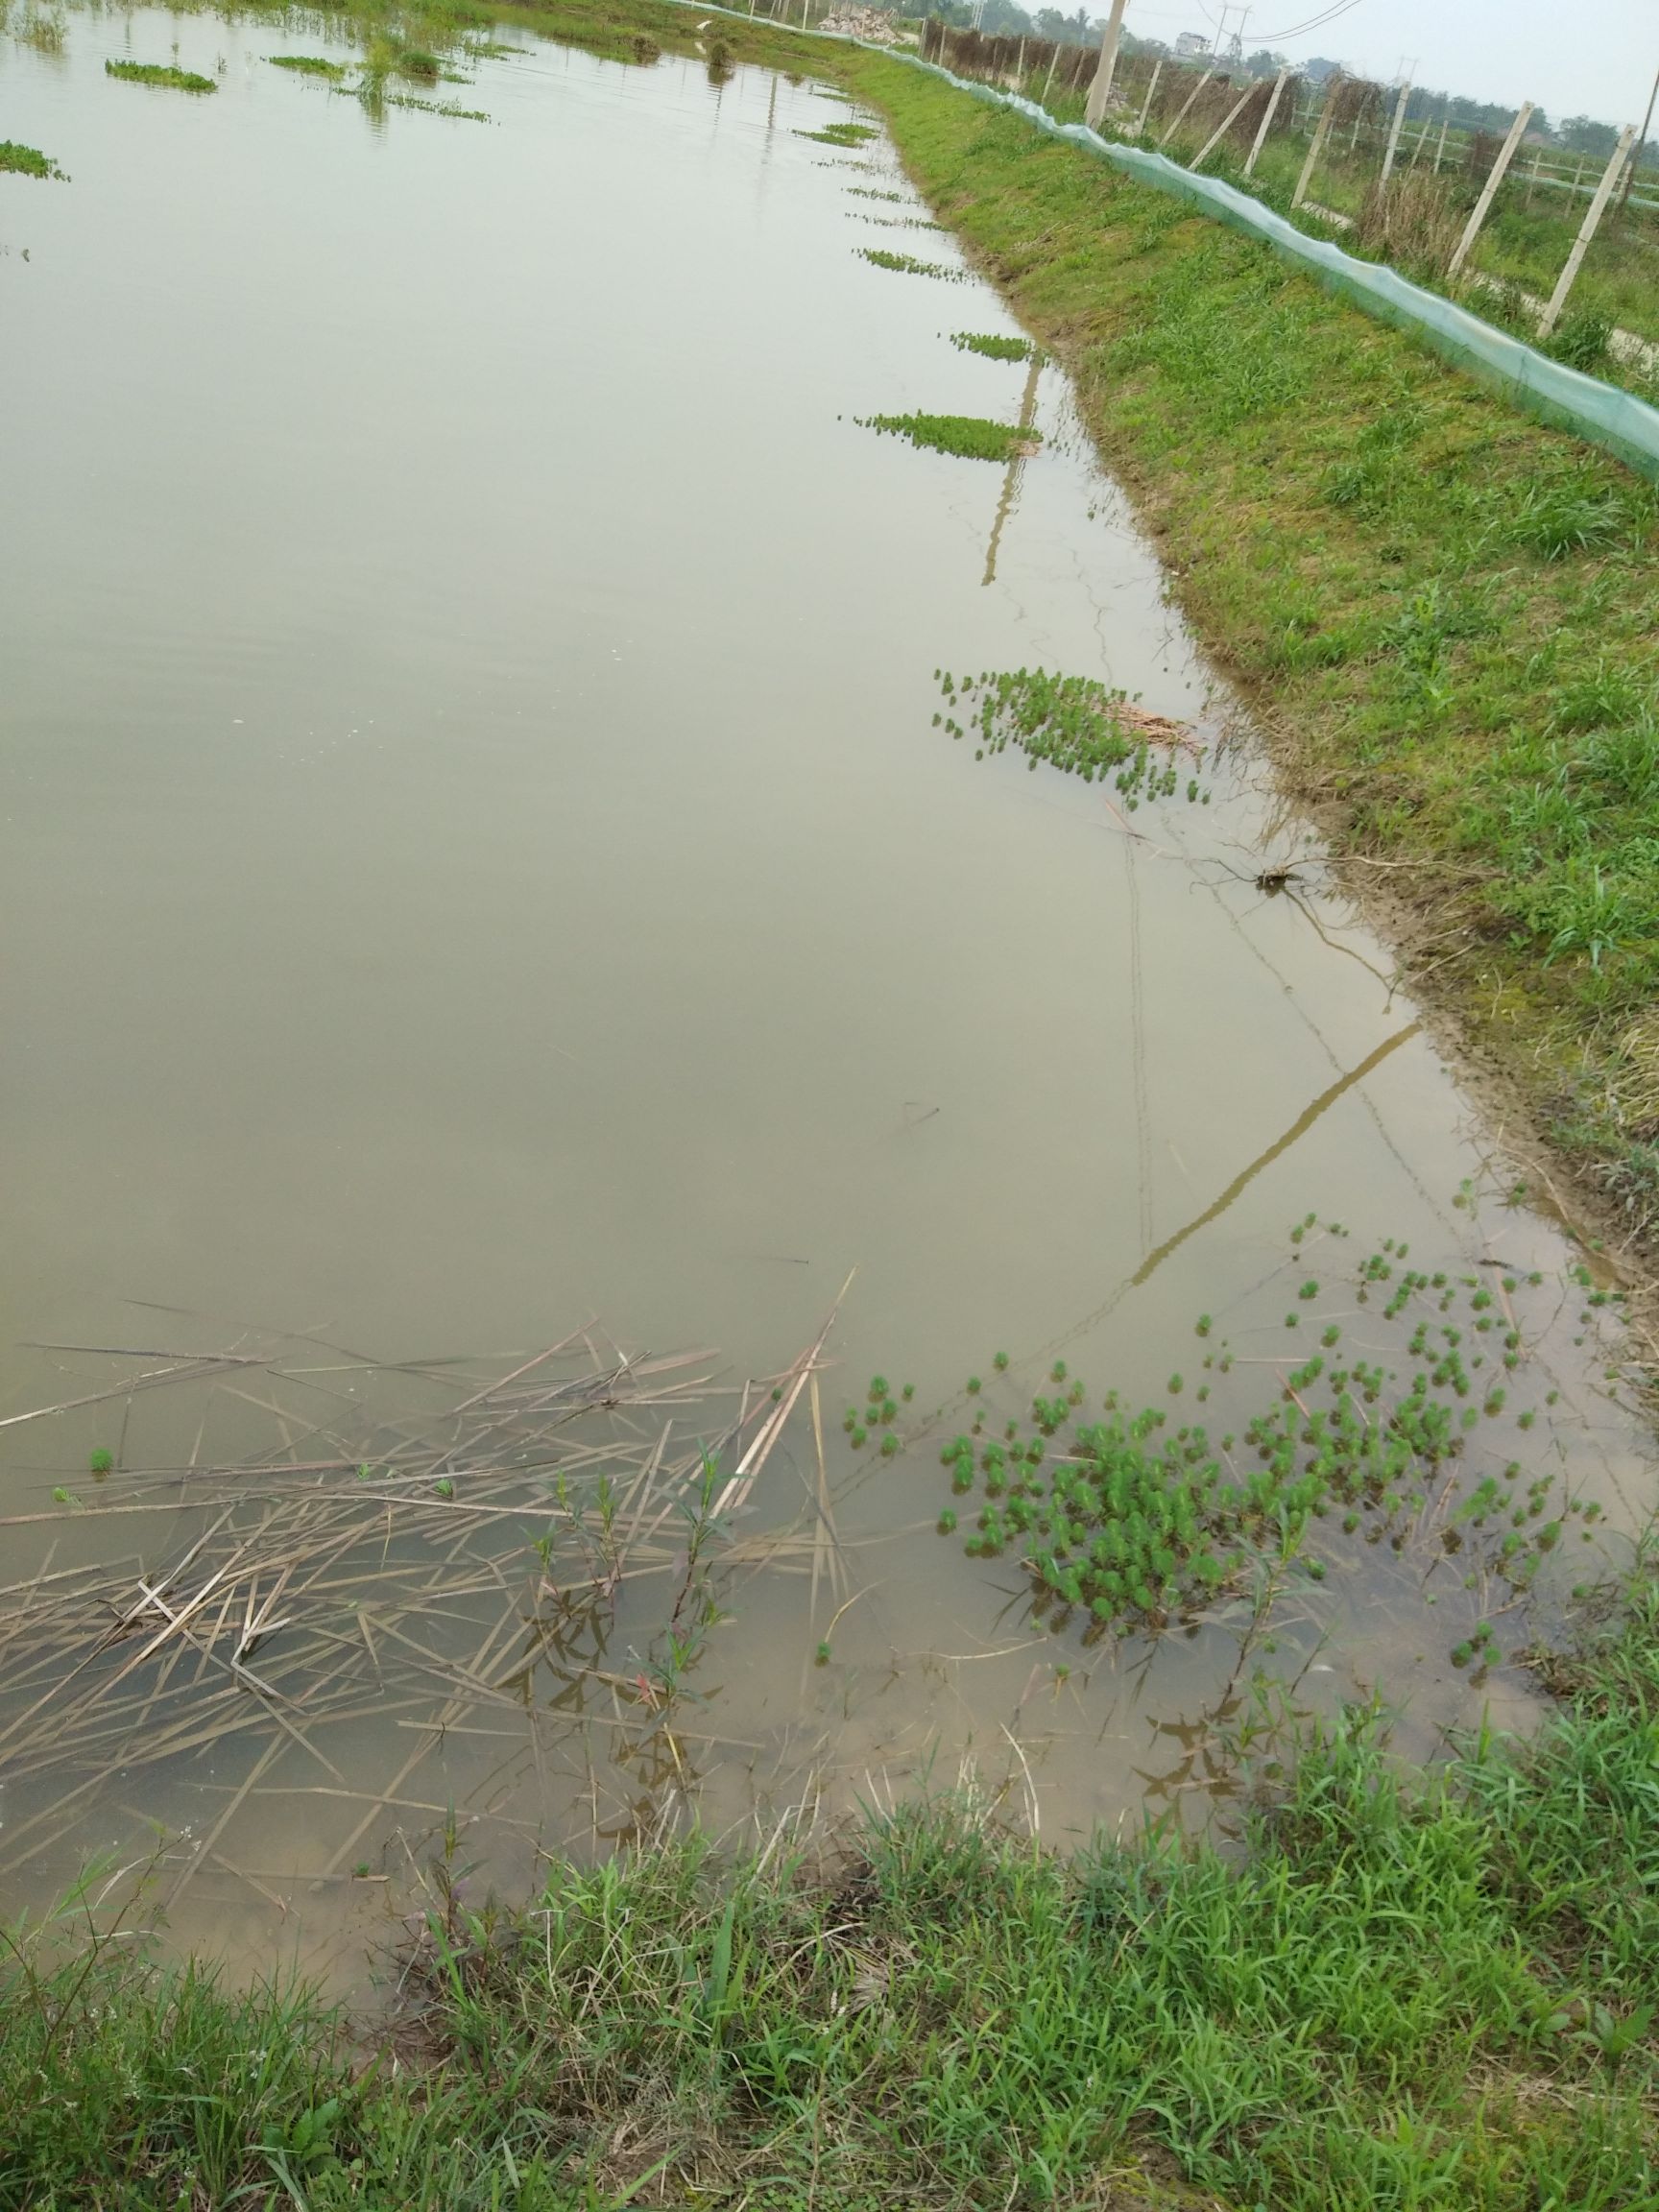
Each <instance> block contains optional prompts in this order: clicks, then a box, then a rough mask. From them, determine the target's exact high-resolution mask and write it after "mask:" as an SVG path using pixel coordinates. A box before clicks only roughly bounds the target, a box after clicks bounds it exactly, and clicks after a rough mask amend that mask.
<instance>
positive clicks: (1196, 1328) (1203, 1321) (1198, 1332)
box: [1192, 1313, 1211, 1336]
mask: <svg viewBox="0 0 1659 2212" xmlns="http://www.w3.org/2000/svg"><path fill="white" fill-rule="evenodd" d="M1210 1329H1211V1321H1210V1316H1209V1314H1208V1313H1200V1314H1199V1316H1198V1318H1197V1320H1196V1321H1194V1322H1193V1324H1192V1334H1193V1335H1194V1336H1208V1335H1209V1334H1210Z"/></svg>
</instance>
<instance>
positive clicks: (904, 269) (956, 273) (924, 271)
mask: <svg viewBox="0 0 1659 2212" xmlns="http://www.w3.org/2000/svg"><path fill="white" fill-rule="evenodd" d="M858 252H859V253H860V254H861V255H862V256H863V258H864V259H865V260H866V261H874V262H875V264H876V266H877V268H878V269H893V270H896V271H897V272H898V273H899V274H900V275H901V276H939V277H942V278H943V279H944V281H945V282H946V283H947V284H963V283H966V282H967V279H968V272H967V271H966V270H965V269H947V268H946V267H945V265H944V263H943V262H942V261H918V260H917V258H916V256H915V255H914V254H913V253H889V252H887V251H886V249H885V248H884V247H881V246H860V247H859V248H858Z"/></svg>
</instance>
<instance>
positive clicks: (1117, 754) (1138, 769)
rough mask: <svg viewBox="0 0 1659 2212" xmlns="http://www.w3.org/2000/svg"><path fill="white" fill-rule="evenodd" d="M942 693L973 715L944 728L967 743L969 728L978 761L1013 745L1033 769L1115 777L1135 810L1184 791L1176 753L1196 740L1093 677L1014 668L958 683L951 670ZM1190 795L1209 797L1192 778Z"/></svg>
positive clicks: (944, 674) (1088, 778)
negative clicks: (1044, 765)
mask: <svg viewBox="0 0 1659 2212" xmlns="http://www.w3.org/2000/svg"><path fill="white" fill-rule="evenodd" d="M939 688H940V690H941V692H942V693H943V694H944V696H945V698H946V699H947V700H948V701H950V702H951V703H953V704H959V705H960V706H961V707H962V709H963V710H964V712H965V713H967V714H968V715H969V716H970V718H971V719H970V722H969V723H968V724H966V725H965V724H963V723H960V722H958V721H957V720H956V719H955V718H954V716H953V715H947V716H946V717H945V724H944V726H945V728H946V729H947V730H948V731H949V732H950V735H951V736H952V737H966V736H967V735H968V734H969V732H970V729H972V731H973V733H974V738H975V741H976V749H977V750H976V757H979V758H983V757H985V755H986V754H997V753H1000V752H1002V751H1003V750H1004V749H1005V748H1006V747H1007V746H1009V745H1011V744H1012V745H1016V746H1018V747H1019V748H1020V750H1021V751H1022V753H1023V754H1024V755H1025V756H1026V760H1027V764H1028V765H1029V766H1030V767H1032V768H1035V767H1036V766H1037V764H1038V762H1039V761H1047V762H1048V763H1049V765H1050V766H1052V767H1055V768H1061V769H1064V770H1065V771H1066V772H1067V773H1068V774H1070V775H1073V776H1081V777H1082V778H1083V780H1084V781H1085V782H1089V783H1092V782H1094V781H1096V780H1097V779H1102V778H1104V777H1106V776H1108V775H1115V781H1116V784H1117V788H1118V790H1119V791H1121V792H1122V793H1123V794H1124V796H1125V798H1126V799H1127V800H1128V803H1129V805H1130V806H1131V808H1133V807H1134V806H1136V805H1139V803H1140V799H1141V797H1142V796H1144V797H1146V798H1152V799H1169V798H1173V797H1174V795H1175V792H1176V790H1177V788H1178V787H1179V784H1180V775H1179V772H1178V769H1177V766H1176V755H1177V752H1178V751H1179V749H1180V748H1181V747H1182V746H1184V745H1187V744H1190V743H1191V742H1192V740H1191V739H1190V736H1189V734H1188V733H1187V732H1186V731H1185V730H1183V729H1182V727H1181V725H1180V724H1179V723H1176V722H1172V721H1170V720H1169V719H1168V718H1167V717H1166V716H1165V715H1161V714H1153V713H1150V712H1149V711H1148V710H1147V709H1145V708H1143V707H1142V706H1140V705H1139V704H1138V703H1137V702H1135V701H1133V700H1131V699H1130V698H1129V697H1128V695H1127V694H1126V693H1125V692H1122V691H1119V690H1114V689H1113V688H1112V687H1111V686H1110V685H1105V684H1100V683H1096V682H1095V680H1094V678H1093V677H1089V676H1051V675H1050V674H1049V673H1048V671H1047V670H1046V669H1045V668H1016V669H1012V670H1009V669H1004V670H1001V671H999V672H983V673H981V674H980V675H979V677H978V678H977V679H975V678H974V677H972V676H964V677H962V678H960V679H957V678H956V677H953V676H952V675H951V674H950V671H949V670H948V669H946V670H941V671H940V672H939ZM1154 746H1157V747H1159V748H1161V749H1164V750H1166V758H1165V759H1163V760H1158V759H1156V758H1155V757H1154V754H1153V747H1154ZM1188 796H1189V798H1195V797H1199V798H1204V799H1208V797H1209V794H1208V792H1205V791H1203V790H1202V789H1201V787H1200V786H1199V784H1198V783H1197V781H1196V780H1195V779H1190V781H1189V784H1188Z"/></svg>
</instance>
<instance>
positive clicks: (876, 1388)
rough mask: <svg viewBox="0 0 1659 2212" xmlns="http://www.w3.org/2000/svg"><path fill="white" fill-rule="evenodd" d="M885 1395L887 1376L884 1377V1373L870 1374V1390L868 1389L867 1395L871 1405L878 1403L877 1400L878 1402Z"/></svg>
mask: <svg viewBox="0 0 1659 2212" xmlns="http://www.w3.org/2000/svg"><path fill="white" fill-rule="evenodd" d="M886 1395H887V1378H886V1376H885V1375H872V1376H871V1378H870V1390H869V1397H870V1403H871V1405H872V1406H874V1405H876V1404H878V1402H879V1401H880V1400H881V1399H883V1398H885V1397H886Z"/></svg>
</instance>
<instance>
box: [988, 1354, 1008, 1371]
mask: <svg viewBox="0 0 1659 2212" xmlns="http://www.w3.org/2000/svg"><path fill="white" fill-rule="evenodd" d="M991 1364H992V1366H993V1367H995V1368H996V1370H997V1372H998V1375H1001V1374H1003V1373H1004V1372H1005V1371H1006V1369H1007V1366H1008V1355H1007V1353H1006V1352H998V1353H997V1354H996V1355H995V1356H994V1357H993V1358H992V1361H991Z"/></svg>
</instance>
